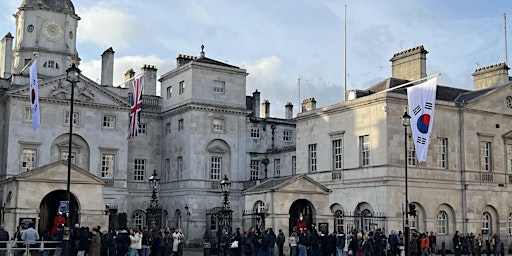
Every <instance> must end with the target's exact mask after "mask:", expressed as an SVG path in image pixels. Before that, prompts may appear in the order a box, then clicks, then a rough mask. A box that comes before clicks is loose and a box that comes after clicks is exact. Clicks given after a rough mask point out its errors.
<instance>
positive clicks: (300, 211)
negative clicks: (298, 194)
mask: <svg viewBox="0 0 512 256" xmlns="http://www.w3.org/2000/svg"><path fill="white" fill-rule="evenodd" d="M289 214H290V219H289V224H290V225H289V230H288V232H289V234H291V233H292V231H293V227H295V226H297V223H299V221H300V220H299V218H301V217H302V222H304V224H305V225H306V227H308V229H309V228H310V227H311V224H316V223H315V220H316V213H315V208H314V207H313V204H312V203H311V202H310V201H308V200H306V199H299V200H297V201H295V202H293V204H292V206H290V211H289Z"/></svg>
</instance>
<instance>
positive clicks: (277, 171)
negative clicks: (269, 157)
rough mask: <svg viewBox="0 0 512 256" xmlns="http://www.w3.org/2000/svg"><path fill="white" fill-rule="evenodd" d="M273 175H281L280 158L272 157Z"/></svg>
mask: <svg viewBox="0 0 512 256" xmlns="http://www.w3.org/2000/svg"><path fill="white" fill-rule="evenodd" d="M274 176H275V177H281V159H274Z"/></svg>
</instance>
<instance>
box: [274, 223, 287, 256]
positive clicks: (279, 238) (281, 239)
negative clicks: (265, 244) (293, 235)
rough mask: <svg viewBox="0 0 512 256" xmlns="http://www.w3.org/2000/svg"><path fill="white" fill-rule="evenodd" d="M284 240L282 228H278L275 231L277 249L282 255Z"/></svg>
mask: <svg viewBox="0 0 512 256" xmlns="http://www.w3.org/2000/svg"><path fill="white" fill-rule="evenodd" d="M284 242H285V236H284V233H283V230H282V229H279V232H278V233H277V240H276V243H277V251H278V252H279V256H284V251H283V247H284Z"/></svg>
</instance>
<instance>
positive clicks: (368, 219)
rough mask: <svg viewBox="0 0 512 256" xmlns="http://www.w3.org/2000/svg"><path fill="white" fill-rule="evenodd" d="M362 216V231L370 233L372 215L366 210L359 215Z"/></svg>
mask: <svg viewBox="0 0 512 256" xmlns="http://www.w3.org/2000/svg"><path fill="white" fill-rule="evenodd" d="M361 215H363V230H364V231H367V232H368V231H370V224H371V223H372V220H373V218H372V213H371V212H370V210H368V209H364V210H363V212H362V213H361Z"/></svg>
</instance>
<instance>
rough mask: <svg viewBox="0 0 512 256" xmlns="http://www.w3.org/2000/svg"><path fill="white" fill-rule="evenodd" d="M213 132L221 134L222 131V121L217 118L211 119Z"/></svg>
mask: <svg viewBox="0 0 512 256" xmlns="http://www.w3.org/2000/svg"><path fill="white" fill-rule="evenodd" d="M213 131H214V132H223V131H224V120H223V119H219V118H214V119H213Z"/></svg>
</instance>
